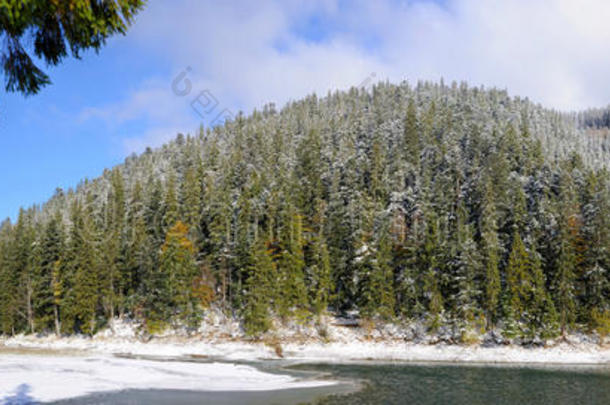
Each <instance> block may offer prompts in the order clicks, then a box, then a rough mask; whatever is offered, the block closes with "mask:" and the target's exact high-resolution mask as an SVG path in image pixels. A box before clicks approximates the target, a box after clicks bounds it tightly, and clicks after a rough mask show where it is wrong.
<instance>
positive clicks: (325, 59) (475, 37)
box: [0, 0, 610, 218]
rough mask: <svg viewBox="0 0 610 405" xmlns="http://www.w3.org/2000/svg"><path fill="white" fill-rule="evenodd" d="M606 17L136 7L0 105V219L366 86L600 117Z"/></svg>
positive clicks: (503, 8)
mask: <svg viewBox="0 0 610 405" xmlns="http://www.w3.org/2000/svg"><path fill="white" fill-rule="evenodd" d="M609 3H610V2H606V1H601V0H600V1H597V0H583V1H579V2H576V1H568V0H540V1H525V0H523V1H520V0H514V1H491V2H481V1H476V0H444V1H424V0H421V1H417V0H414V1H398V0H377V1H374V2H370V1H360V0H354V1H343V0H313V1H307V2H305V1H296V0H294V1H293V0H288V1H279V0H277V1H273V0H261V1H257V2H247V1H227V2H217V1H195V0H177V1H162V0H149V4H148V6H147V8H146V9H145V10H144V11H143V12H142V13H141V14H140V15H139V16H138V17H137V19H136V22H135V24H134V26H133V27H132V28H131V29H130V31H129V32H128V33H127V35H126V36H125V37H116V38H112V39H111V40H110V41H109V42H108V44H107V46H105V47H104V48H102V50H101V51H100V53H99V54H95V53H86V54H85V55H84V56H83V58H82V59H81V60H72V59H67V60H66V61H65V62H64V63H63V64H61V65H60V66H57V67H53V68H49V69H47V73H49V74H50V76H51V79H52V81H53V84H52V85H50V86H48V87H46V88H45V89H44V90H43V91H42V92H41V93H40V94H38V95H36V96H32V97H27V98H25V97H23V96H21V95H18V94H5V93H3V94H2V96H1V97H0V132H1V136H0V173H1V174H0V187H1V189H2V190H3V193H2V198H0V217H5V216H10V217H12V218H14V217H15V216H16V214H17V212H18V209H19V207H20V206H29V205H31V204H34V203H42V202H44V201H45V200H46V199H47V198H49V197H50V196H51V195H52V194H53V192H54V190H55V188H56V187H62V188H68V187H72V186H74V185H76V184H77V183H78V182H79V181H80V180H82V179H83V178H85V177H89V178H92V177H96V176H98V175H100V174H101V172H102V171H103V169H104V168H106V167H111V166H113V165H114V164H117V163H120V162H122V161H123V159H124V158H125V157H126V156H128V155H129V154H130V153H133V152H136V153H137V152H141V151H142V150H143V149H144V148H145V147H146V146H149V145H150V146H153V147H154V146H159V145H161V144H162V143H164V142H166V141H168V140H169V139H171V138H172V137H174V136H175V134H176V133H177V132H185V133H186V132H193V131H194V130H195V129H196V128H197V127H198V126H199V124H200V123H203V124H204V125H206V126H207V125H211V124H212V121H213V120H214V119H215V117H217V116H218V115H219V114H221V113H222V114H221V115H226V114H225V113H226V112H229V113H235V112H237V111H239V110H244V111H245V112H249V111H251V110H252V109H253V108H255V107H261V106H262V105H263V104H265V103H268V102H275V103H276V104H277V105H280V106H281V105H282V104H284V103H285V102H287V101H289V100H292V99H297V98H300V97H302V96H304V95H306V94H309V93H311V92H314V91H315V92H318V93H319V94H322V95H323V94H326V92H327V91H328V90H334V89H346V88H349V87H350V86H356V85H358V84H360V83H362V82H363V81H364V80H366V79H367V78H368V77H371V75H374V77H375V79H378V80H385V79H388V80H390V81H394V82H399V81H401V80H409V81H411V82H415V81H417V80H418V79H429V80H438V79H439V78H440V77H443V78H444V79H445V80H446V81H450V80H467V81H468V82H470V83H472V84H476V85H480V84H483V85H485V86H496V87H500V88H507V89H509V91H510V92H511V94H515V95H521V96H528V97H530V98H531V99H533V100H534V101H537V102H541V103H543V104H545V105H548V106H550V107H555V108H558V109H562V110H572V109H580V108H585V107H589V106H603V105H607V104H608V103H609V102H610V100H609V99H610V96H609V95H610V82H609V81H608V80H607V72H608V71H610V56H609V54H608V52H607V44H608V43H610V29H608V28H607V26H606V24H607V21H608V20H610V5H609ZM187 67H188V68H189V70H188V72H187V70H186V69H187ZM181 72H187V74H186V79H188V81H189V82H190V84H191V90H190V92H188V94H186V95H182V96H180V95H177V94H175V92H174V91H173V90H172V82H173V81H174V79H175V78H176V77H177V76H178V75H180V73H181ZM184 83H185V82H184V81H180V82H179V83H178V84H179V85H180V86H182V85H184ZM180 86H179V87H180ZM182 88H183V87H180V89H182ZM206 97H207V98H206ZM193 101H199V102H200V103H205V102H206V101H209V104H208V105H207V106H206V108H207V109H208V110H210V112H209V113H202V114H201V115H198V114H197V113H196V112H195V111H194V110H193V108H192V107H191V103H193ZM196 105H197V104H196ZM198 106H199V108H200V111H201V109H203V107H202V104H199V105H198Z"/></svg>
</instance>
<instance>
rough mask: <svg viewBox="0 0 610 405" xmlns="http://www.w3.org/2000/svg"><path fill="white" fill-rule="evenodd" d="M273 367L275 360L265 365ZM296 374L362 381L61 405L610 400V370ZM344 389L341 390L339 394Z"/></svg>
mask: <svg viewBox="0 0 610 405" xmlns="http://www.w3.org/2000/svg"><path fill="white" fill-rule="evenodd" d="M263 367H264V368H265V369H266V371H269V366H268V365H267V366H263ZM289 370H294V371H295V372H301V371H316V372H322V373H329V374H330V375H332V376H333V377H334V378H337V379H340V380H352V381H354V380H355V381H359V382H360V386H361V389H360V390H358V391H357V392H353V390H354V385H353V384H349V383H348V384H341V385H340V387H339V388H332V389H328V388H320V389H296V390H284V391H273V392H254V393H253V392H250V393H247V392H246V393H244V392H215V393H201V392H190V391H166V390H165V391H160V390H145V391H124V392H120V393H110V394H99V395H94V396H90V397H86V398H78V399H73V400H69V401H61V402H58V404H79V405H82V404H177V405H179V404H299V403H310V404H320V405H321V404H348V405H349V404H469V405H473V404H499V405H502V404H552V405H560V404H604V405H610V368H608V367H575V366H571V367H559V366H557V367H547V368H532V367H519V366H502V367H500V366H482V365H480V366H479V365H473V366H464V365H442V364H343V365H333V364H314V365H310V364H308V365H299V366H292V367H290V368H289ZM333 392H335V393H336V392H340V393H341V394H333Z"/></svg>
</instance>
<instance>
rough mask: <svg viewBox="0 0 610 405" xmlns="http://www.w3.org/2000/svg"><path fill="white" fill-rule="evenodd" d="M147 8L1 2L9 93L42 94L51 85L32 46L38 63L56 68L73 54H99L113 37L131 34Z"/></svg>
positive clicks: (71, 1) (135, 3)
mask: <svg viewBox="0 0 610 405" xmlns="http://www.w3.org/2000/svg"><path fill="white" fill-rule="evenodd" d="M143 5H144V1H142V0H112V1H96V0H67V1H65V0H62V1H48V0H19V1H14V0H3V1H1V2H0V27H1V29H0V33H1V34H2V36H3V41H4V49H3V51H2V68H3V70H4V74H5V76H6V90H7V91H18V92H20V93H23V94H26V95H30V94H36V93H38V92H39V91H40V89H41V88H42V87H44V86H45V85H47V84H49V83H50V82H51V81H50V79H49V77H48V76H47V75H46V74H45V73H44V72H43V71H42V70H41V69H40V68H39V67H38V66H36V65H35V64H34V61H33V60H32V57H31V55H29V54H28V52H27V51H26V49H25V48H27V47H29V46H30V45H31V44H30V42H32V43H33V49H34V54H35V55H36V57H37V58H40V59H41V60H43V61H44V62H45V63H46V64H47V65H50V66H54V65H57V64H58V63H60V62H61V61H62V60H63V59H64V58H65V57H66V56H68V52H71V53H72V55H73V56H74V57H76V58H79V57H80V54H81V52H82V51H83V50H87V49H94V50H95V51H98V50H99V49H100V48H101V47H102V45H104V43H105V42H106V39H108V38H109V37H111V36H112V35H115V34H125V32H126V31H127V28H128V26H129V24H130V23H131V21H132V20H133V18H134V16H135V14H136V13H137V12H138V11H139V10H140V9H141V8H142V7H143ZM22 41H23V42H25V44H22ZM24 46H25V47H24Z"/></svg>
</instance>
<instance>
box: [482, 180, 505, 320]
mask: <svg viewBox="0 0 610 405" xmlns="http://www.w3.org/2000/svg"><path fill="white" fill-rule="evenodd" d="M480 222H481V239H482V247H483V257H484V259H483V261H484V265H485V278H484V280H485V299H484V308H485V310H486V313H487V329H491V328H493V326H494V324H495V323H496V321H497V319H498V305H499V303H500V294H501V292H502V291H501V285H500V282H501V280H500V269H499V266H500V242H499V240H498V228H497V213H496V207H495V200H494V193H493V187H492V183H491V179H490V178H488V179H487V180H486V182H485V190H484V195H483V207H482V211H481V220H480Z"/></svg>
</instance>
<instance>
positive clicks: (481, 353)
mask: <svg viewBox="0 0 610 405" xmlns="http://www.w3.org/2000/svg"><path fill="white" fill-rule="evenodd" d="M357 325H358V324H357V323H354V322H343V321H342V320H341V319H339V318H330V317H329V318H327V319H324V320H323V321H322V322H320V323H318V324H307V325H302V324H297V323H294V324H288V325H279V324H278V325H276V327H275V330H274V332H272V334H271V335H270V336H269V337H268V338H269V339H268V341H269V342H272V343H273V344H269V345H266V344H264V343H261V342H252V341H248V340H246V338H245V337H244V336H243V333H242V332H241V331H240V328H239V324H238V323H237V322H236V321H235V320H233V319H228V318H226V317H224V318H223V315H222V313H220V312H218V313H215V312H211V314H210V316H208V318H207V319H206V321H205V322H204V323H203V325H202V327H201V329H200V330H199V331H198V334H197V335H196V336H190V337H189V336H187V335H186V333H185V332H184V331H167V332H165V333H164V334H163V335H162V336H156V337H153V338H152V339H151V340H149V341H147V342H143V341H141V340H140V339H138V332H137V329H138V325H137V324H134V323H129V322H127V321H120V320H116V321H115V322H114V323H113V328H112V330H111V329H107V330H104V331H102V332H100V333H98V334H97V335H96V336H94V337H93V338H89V337H83V336H72V337H62V338H57V337H55V336H46V337H38V336H31V335H27V336H24V335H19V336H15V337H11V338H6V339H4V340H2V339H1V338H0V349H1V347H2V345H4V346H5V347H8V348H36V349H47V350H68V351H85V352H88V353H99V354H133V355H144V356H166V357H180V356H185V357H188V356H196V357H198V358H201V357H208V358H210V359H222V360H228V361H237V360H245V361H256V360H267V359H277V357H278V353H281V354H283V356H284V358H286V359H290V360H303V361H322V362H337V361H340V362H345V361H354V360H356V361H359V360H388V361H418V362H419V361H442V362H485V363H558V364H607V365H610V346H609V345H608V344H606V345H605V346H600V345H599V344H596V343H594V340H592V339H590V338H587V337H586V336H584V335H573V336H569V337H568V340H569V341H570V342H571V344H568V343H561V344H555V343H552V342H547V343H549V345H548V346H549V347H535V348H534V347H532V348H527V347H523V346H518V345H498V344H493V341H492V342H491V343H489V342H487V343H486V344H485V345H474V346H461V345H455V344H446V343H437V344H431V343H436V342H438V341H439V340H441V342H442V339H438V336H437V337H436V339H433V338H434V337H431V336H426V335H424V332H422V331H417V330H416V331H414V332H413V331H410V330H409V329H408V328H404V327H399V326H396V325H382V326H380V327H373V328H368V329H367V328H365V327H360V326H357ZM413 335H417V336H420V338H418V339H413V337H412V336H413ZM422 336H423V337H422ZM278 345H280V346H281V349H282V350H281V351H280V350H276V349H278V347H276V346H278Z"/></svg>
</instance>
